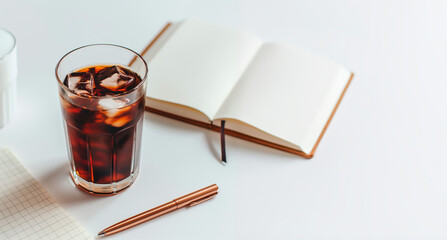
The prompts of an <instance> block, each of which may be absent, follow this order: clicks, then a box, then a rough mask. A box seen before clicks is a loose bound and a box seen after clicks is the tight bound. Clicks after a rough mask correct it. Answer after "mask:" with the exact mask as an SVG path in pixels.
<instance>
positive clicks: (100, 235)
mask: <svg viewBox="0 0 447 240" xmlns="http://www.w3.org/2000/svg"><path fill="white" fill-rule="evenodd" d="M104 235H106V233H105V232H103V231H101V232H99V233H98V237H102V236H104Z"/></svg>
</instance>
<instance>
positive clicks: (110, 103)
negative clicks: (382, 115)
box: [98, 98, 127, 110]
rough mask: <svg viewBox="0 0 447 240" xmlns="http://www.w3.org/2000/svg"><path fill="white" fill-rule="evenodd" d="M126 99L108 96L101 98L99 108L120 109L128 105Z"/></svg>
mask: <svg viewBox="0 0 447 240" xmlns="http://www.w3.org/2000/svg"><path fill="white" fill-rule="evenodd" d="M126 103H127V102H126V101H125V100H120V99H112V98H106V99H101V100H99V102H98V104H99V108H101V109H103V110H111V109H118V108H122V107H124V105H126Z"/></svg>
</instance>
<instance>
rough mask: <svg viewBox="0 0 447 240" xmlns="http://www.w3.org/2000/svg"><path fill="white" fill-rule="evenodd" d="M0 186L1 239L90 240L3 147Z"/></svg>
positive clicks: (0, 159) (0, 149) (0, 160)
mask: <svg viewBox="0 0 447 240" xmlns="http://www.w3.org/2000/svg"><path fill="white" fill-rule="evenodd" d="M0 186H1V187H0V239H58V240H59V239H73V240H85V239H93V238H92V237H91V236H90V235H89V234H88V233H87V231H85V229H84V228H83V227H82V226H81V225H80V224H79V222H77V221H76V220H75V219H74V218H73V217H72V216H71V215H70V214H68V213H67V212H66V211H65V210H64V209H63V208H62V207H61V206H59V205H58V204H57V203H56V202H55V201H54V200H53V198H51V196H50V195H49V194H48V193H47V192H46V191H45V189H44V188H43V187H42V186H41V185H40V184H39V183H38V182H37V181H36V179H34V178H33V177H32V176H31V175H30V174H29V173H28V172H27V171H26V169H25V168H24V167H23V166H22V165H21V164H20V162H19V160H18V159H17V158H15V157H14V155H13V154H12V153H11V152H10V151H9V150H8V149H5V148H0Z"/></svg>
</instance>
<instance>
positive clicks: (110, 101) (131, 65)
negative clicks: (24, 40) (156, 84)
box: [56, 44, 147, 195]
mask: <svg viewBox="0 0 447 240" xmlns="http://www.w3.org/2000/svg"><path fill="white" fill-rule="evenodd" d="M107 67H109V68H108V69H109V70H110V69H111V70H110V71H109V72H112V73H113V74H118V75H116V76H119V75H120V74H121V73H124V72H126V73H127V72H129V70H130V72H132V73H134V74H136V76H137V77H139V78H140V79H141V80H140V81H139V82H137V83H138V84H135V86H133V87H132V88H130V89H127V90H123V91H121V92H119V91H118V92H116V91H110V92H109V90H108V89H107V88H102V90H104V91H105V92H104V91H103V92H102V94H99V95H98V94H93V90H91V89H90V90H89V91H92V92H91V93H92V94H80V93H83V92H82V91H81V90H76V89H73V88H72V86H74V85H76V82H75V83H74V84H72V82H73V81H74V80H76V78H75V77H73V76H74V73H73V72H75V71H78V70H80V69H88V71H91V70H92V69H93V70H92V71H93V72H94V71H95V69H96V70H98V69H104V68H107ZM126 69H127V70H126ZM107 71H108V70H107ZM103 72H104V71H103ZM78 75H79V74H78ZM89 76H92V77H91V78H92V80H90V81H91V82H88V83H87V84H90V85H89V86H90V88H92V86H93V85H95V87H94V89H96V87H98V88H99V87H101V86H103V85H104V86H106V84H103V82H97V78H98V76H99V72H98V74H97V75H94V73H93V75H89ZM114 77H115V76H110V78H109V80H110V79H112V80H113V78H114ZM125 77H126V76H125ZM146 77H147V64H146V62H145V61H144V59H143V58H142V57H141V56H140V55H139V54H138V53H136V52H134V51H132V50H130V49H128V48H125V47H122V46H118V45H112V44H93V45H87V46H83V47H80V48H77V49H74V50H72V51H70V52H69V53H67V54H66V55H65V56H63V57H62V58H61V59H60V60H59V62H58V64H57V66H56V78H57V81H58V90H59V96H60V103H61V108H62V114H63V117H64V128H65V136H66V141H67V151H68V158H69V162H70V175H71V178H72V180H73V182H74V183H75V185H76V186H77V187H79V188H80V189H82V190H85V191H87V192H89V193H92V194H98V195H101V194H102V195H107V194H116V193H118V192H120V191H122V190H124V189H126V188H127V187H129V186H130V185H131V184H132V183H133V182H134V181H135V179H136V177H137V175H138V171H139V165H140V152H141V133H142V132H141V131H142V125H143V115H144V104H145V95H146V94H145V93H146ZM104 81H106V80H104ZM120 81H121V80H120ZM117 82H118V81H117ZM104 83H105V82H104ZM76 86H77V85H76ZM84 86H85V84H84ZM95 91H96V90H95Z"/></svg>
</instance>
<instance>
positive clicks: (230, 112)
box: [131, 20, 352, 158]
mask: <svg viewBox="0 0 447 240" xmlns="http://www.w3.org/2000/svg"><path fill="white" fill-rule="evenodd" d="M141 55H142V57H143V58H144V59H145V60H146V61H147V62H148V69H149V70H148V90H147V101H146V108H147V110H149V111H152V112H155V113H158V114H162V115H165V116H168V117H172V118H176V119H178V120H181V121H184V122H188V123H193V124H196V125H199V126H202V127H207V128H209V129H212V130H216V131H219V130H220V129H221V128H220V127H221V123H222V121H223V120H224V121H225V122H226V124H225V134H229V135H232V136H236V137H239V138H243V139H245V140H249V141H252V142H256V143H259V144H263V145H267V146H270V147H273V148H278V149H281V150H283V151H287V152H291V153H295V154H298V155H301V156H303V157H306V158H311V157H312V156H313V154H314V152H315V150H316V147H317V145H318V143H319V141H320V139H321V137H322V136H323V134H324V131H325V130H326V128H327V126H328V124H329V122H330V120H331V118H332V116H333V114H334V112H335V110H336V108H337V106H338V105H339V103H340V100H341V98H342V97H343V94H344V93H345V91H346V88H347V86H348V85H349V82H350V81H351V79H352V73H351V72H350V71H348V70H347V69H345V68H344V67H343V66H341V65H339V64H337V63H335V62H332V61H330V60H328V59H326V58H324V57H320V56H318V55H315V54H313V53H310V52H307V51H305V50H303V49H301V48H299V47H296V46H293V45H290V44H286V43H274V42H270V43H269V42H263V41H262V40H261V39H259V38H258V37H256V36H254V35H252V34H250V33H247V32H244V31H240V30H238V29H232V28H228V27H223V26H218V25H213V24H208V23H204V22H201V21H197V20H184V21H180V22H176V23H172V24H168V25H167V26H166V27H165V28H164V29H163V30H162V32H161V33H160V34H159V35H158V36H157V37H156V38H155V39H154V40H153V41H152V42H151V43H150V44H149V46H148V47H147V48H146V50H144V51H143V53H142V54H141ZM139 64H140V65H139ZM131 67H132V68H136V69H139V68H141V67H143V66H141V63H137V62H134V64H133V65H131Z"/></svg>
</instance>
